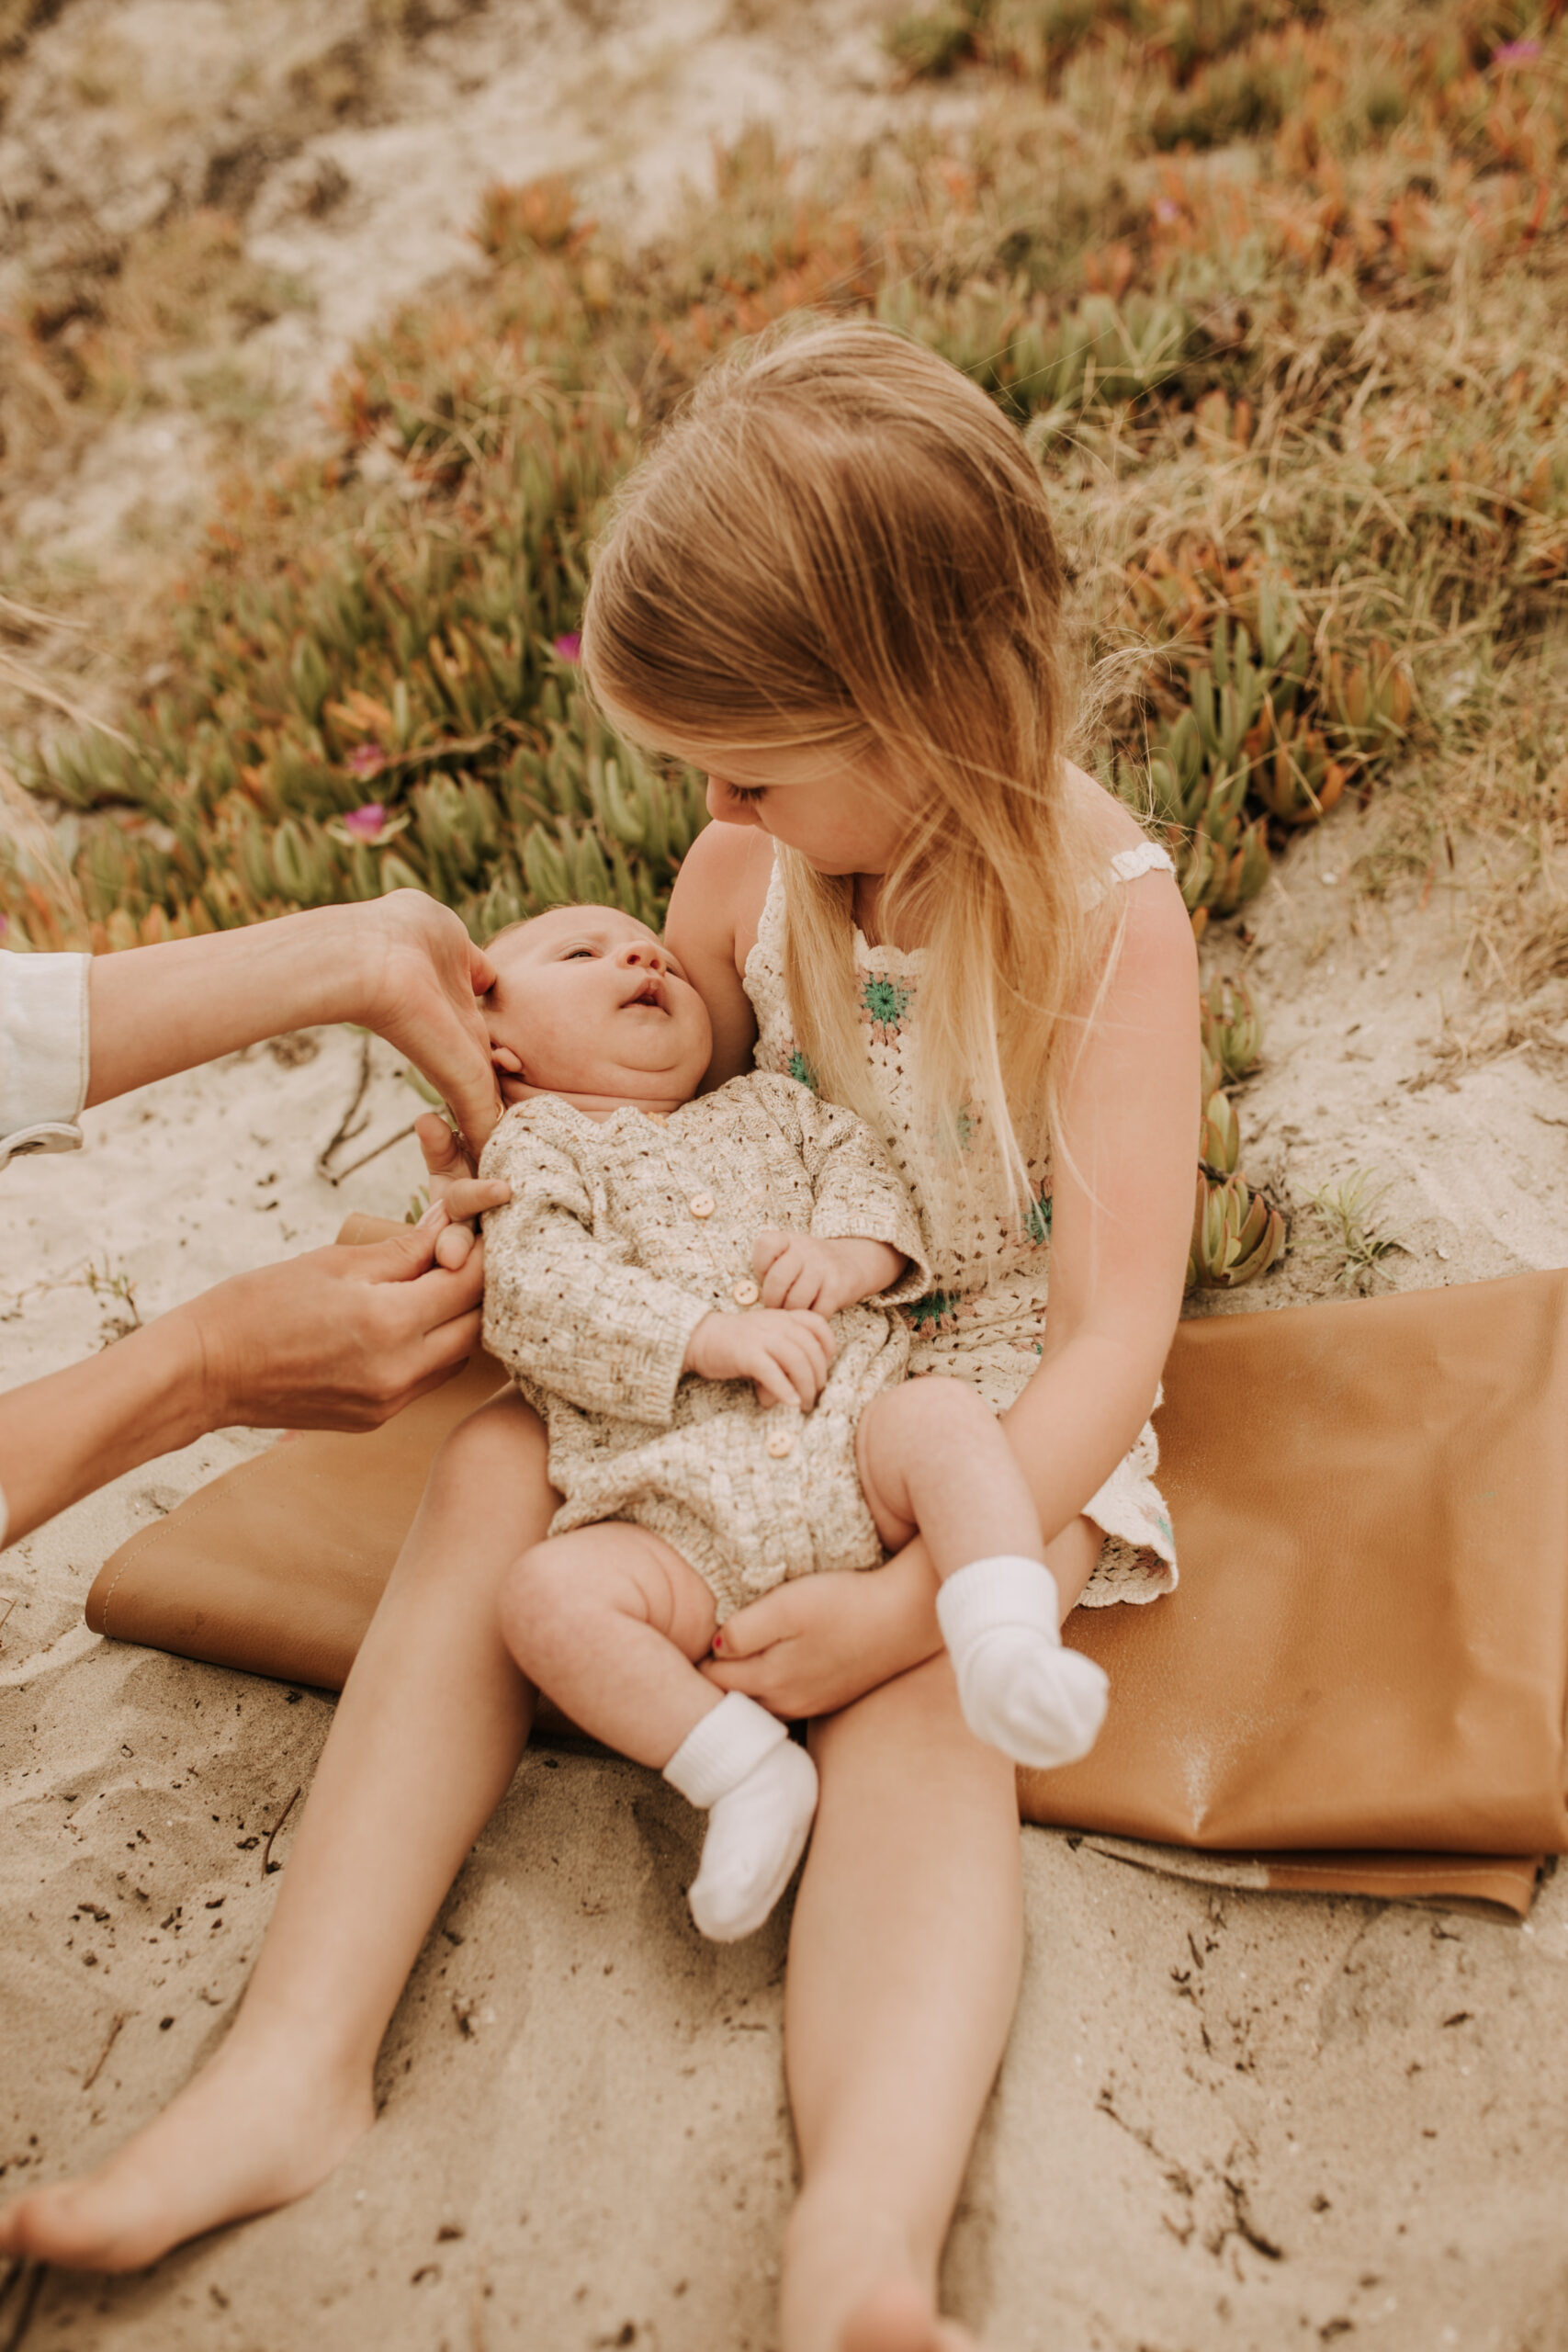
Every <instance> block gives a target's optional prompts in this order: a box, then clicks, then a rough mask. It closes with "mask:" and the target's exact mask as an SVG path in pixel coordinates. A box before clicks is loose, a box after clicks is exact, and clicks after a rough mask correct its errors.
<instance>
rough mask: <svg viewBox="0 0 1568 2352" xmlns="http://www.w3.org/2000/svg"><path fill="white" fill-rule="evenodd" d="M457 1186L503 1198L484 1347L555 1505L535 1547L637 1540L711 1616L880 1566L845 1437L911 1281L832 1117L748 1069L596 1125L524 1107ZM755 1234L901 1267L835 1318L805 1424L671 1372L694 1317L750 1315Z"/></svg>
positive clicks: (866, 1157) (909, 1252) (859, 1164)
mask: <svg viewBox="0 0 1568 2352" xmlns="http://www.w3.org/2000/svg"><path fill="white" fill-rule="evenodd" d="M479 1172H480V1174H481V1175H483V1176H487V1177H489V1176H498V1177H504V1178H505V1179H506V1181H507V1182H508V1183H510V1185H511V1186H512V1199H511V1201H510V1202H509V1203H508V1204H506V1205H505V1206H504V1207H502V1208H498V1209H491V1210H490V1211H489V1212H488V1213H487V1215H486V1216H485V1220H484V1230H485V1314H484V1336H485V1345H486V1346H487V1347H488V1348H489V1350H490V1351H491V1354H492V1355H494V1356H497V1357H498V1358H499V1359H500V1360H501V1362H502V1363H504V1364H505V1365H506V1366H507V1368H508V1370H509V1371H510V1372H511V1373H512V1374H513V1378H514V1379H515V1380H516V1382H517V1385H518V1387H519V1388H520V1389H521V1391H522V1393H523V1395H524V1396H525V1397H526V1398H527V1400H528V1402H529V1403H530V1404H531V1405H533V1406H534V1408H535V1409H536V1411H537V1412H538V1413H539V1415H540V1417H541V1418H542V1419H543V1420H544V1422H545V1425H546V1428H547V1431H548V1433H549V1449H550V1479H551V1483H552V1484H553V1485H554V1486H555V1487H556V1488H557V1490H558V1492H559V1493H560V1494H561V1495H562V1496H563V1497H564V1498H565V1499H564V1501H563V1502H562V1504H561V1508H560V1510H558V1512H557V1513H556V1516H555V1518H554V1520H553V1521H551V1525H550V1532H551V1534H552V1535H561V1534H565V1533H566V1532H567V1531H568V1530H569V1529H570V1528H574V1527H583V1526H587V1525H590V1524H592V1523H593V1522H596V1521H602V1520H612V1519H619V1520H633V1521H637V1524H638V1525H639V1526H643V1527H648V1528H651V1529H652V1530H653V1531H654V1532H656V1533H658V1534H660V1535H662V1536H663V1537H664V1538H665V1539H666V1541H667V1542H668V1543H670V1544H672V1545H673V1546H674V1548H675V1550H676V1551H677V1552H679V1553H680V1554H681V1555H682V1558H683V1559H685V1560H687V1561H688V1562H689V1563H690V1564H691V1566H693V1567H694V1568H695V1569H696V1570H697V1572H698V1574H699V1575H700V1576H702V1577H704V1578H705V1581H706V1582H707V1584H708V1586H709V1588H710V1589H711V1590H712V1592H713V1595H714V1598H715V1600H716V1603H717V1607H718V1615H719V1618H720V1621H721V1622H722V1620H723V1619H724V1618H726V1617H728V1616H729V1615H730V1614H731V1613H732V1611H735V1610H737V1609H739V1608H743V1607H744V1606H745V1605H746V1603H747V1602H748V1601H750V1600H756V1599H757V1598H758V1597H759V1595H761V1593H764V1592H768V1591H771V1590H772V1589H773V1586H775V1585H777V1584H780V1583H782V1582H783V1581H784V1578H785V1577H798V1576H808V1575H812V1574H815V1573H818V1572H820V1571H825V1570H831V1569H843V1568H868V1567H875V1566H877V1565H878V1564H879V1563H880V1561H881V1559H882V1546H881V1544H880V1543H879V1541H878V1539H877V1533H876V1529H875V1527H874V1524H873V1521H872V1517H871V1513H870V1511H869V1510H867V1508H866V1503H865V1498H864V1496H863V1494H862V1492H861V1486H860V1478H859V1476H858V1473H857V1471H856V1468H855V1451H854V1449H855V1429H856V1425H857V1423H858V1421H859V1419H860V1416H861V1414H862V1412H863V1410H864V1409H865V1407H866V1406H867V1405H868V1404H869V1403H870V1401H871V1399H872V1398H873V1397H875V1396H877V1395H879V1394H880V1393H881V1391H882V1390H883V1389H885V1388H891V1387H895V1386H897V1384H898V1382H899V1381H901V1380H902V1379H903V1377H904V1374H905V1371H906V1369H907V1367H908V1361H909V1351H910V1343H911V1335H910V1329H909V1326H908V1323H907V1322H906V1321H905V1320H904V1318H903V1317H902V1316H901V1315H899V1314H898V1312H897V1308H898V1306H900V1305H902V1304H905V1303H907V1302H909V1301H912V1300H915V1299H918V1298H919V1297H920V1296H921V1295H923V1294H924V1293H925V1292H927V1291H928V1290H929V1288H930V1286H931V1278H932V1277H931V1267H930V1266H929V1264H928V1263H927V1261H926V1256H925V1250H924V1244H923V1243H922V1240H921V1238H920V1229H919V1223H918V1221H917V1219H916V1217H915V1215H914V1212H913V1209H912V1208H911V1206H910V1204H909V1198H908V1193H907V1191H906V1189H905V1187H904V1185H903V1183H902V1182H900V1180H899V1178H898V1177H897V1174H896V1173H895V1172H894V1170H893V1168H892V1166H891V1164H890V1163H889V1160H888V1159H887V1156H886V1153H885V1151H884V1150H883V1148H882V1146H881V1145H880V1144H879V1143H878V1142H877V1140H876V1138H875V1136H873V1134H872V1133H871V1131H870V1129H869V1128H868V1127H867V1126H865V1125H864V1124H863V1122H862V1121H861V1120H860V1119H858V1118H857V1117H856V1116H855V1115H854V1114H853V1113H852V1112H851V1111H846V1110H843V1109H841V1108H840V1107H839V1106H838V1105H837V1104H835V1103H820V1102H818V1099H817V1097H816V1096H815V1095H814V1094H813V1093H812V1092H811V1091H810V1090H809V1088H807V1087H805V1086H802V1085H800V1084H799V1083H798V1082H797V1081H796V1080H795V1079H793V1078H789V1077H784V1076H774V1075H772V1074H765V1073H763V1072H761V1071H753V1072H752V1073H751V1074H750V1076H748V1077H745V1078H737V1079H732V1080H730V1082H729V1084H728V1086H721V1087H719V1088H717V1089H716V1091H714V1092H713V1093H712V1094H704V1095H699V1096H698V1097H697V1099H696V1100H695V1101H694V1102H692V1103H682V1105H681V1107H680V1108H679V1109H678V1110H675V1111H672V1112H671V1113H670V1114H668V1115H667V1116H660V1115H655V1114H649V1113H647V1112H644V1111H638V1110H636V1109H632V1108H629V1107H628V1108H624V1109H622V1110H618V1111H615V1112H614V1113H612V1114H611V1115H610V1116H609V1117H608V1118H607V1119H604V1120H602V1121H601V1120H595V1119H591V1118H589V1117H587V1116H586V1115H585V1114H583V1113H582V1112H581V1111H576V1110H574V1109H573V1108H572V1107H571V1105H570V1103H564V1102H562V1101H561V1099H560V1098H559V1096H558V1095H539V1096H536V1097H535V1098H534V1099H532V1100H531V1101H528V1102H526V1103H517V1104H515V1105H514V1106H513V1108H512V1109H511V1110H510V1111H508V1112H507V1114H505V1116H504V1117H503V1118H502V1121H501V1123H500V1125H498V1126H497V1128H496V1130H495V1132H494V1134H493V1135H492V1136H491V1139H490V1142H489V1143H488V1144H487V1145H486V1147H485V1152H484V1157H483V1159H482V1160H481V1162H480V1168H479ZM765 1227H773V1228H774V1229H782V1230H792V1231H795V1232H801V1233H805V1232H809V1233H812V1234H815V1235H816V1236H817V1237H818V1239H822V1240H835V1239H844V1238H860V1239H865V1240H873V1241H886V1242H889V1243H891V1245H892V1247H893V1248H894V1249H895V1250H900V1251H902V1252H903V1254H904V1255H905V1256H906V1257H907V1258H908V1260H909V1261H910V1263H909V1266H908V1270H907V1272H906V1273H905V1275H904V1276H903V1278H902V1279H901V1280H900V1281H899V1282H898V1283H896V1284H895V1285H894V1286H893V1287H892V1288H891V1289H889V1290H887V1291H885V1292H883V1293H882V1294H881V1295H880V1296H879V1297H877V1298H875V1299H873V1300H870V1301H867V1302H865V1303H863V1304H862V1305H860V1306H850V1307H845V1308H844V1309H843V1310H842V1311H841V1312H840V1314H838V1315H836V1316H835V1317H833V1336H834V1339H835V1340H836V1341H837V1353H836V1354H835V1356H834V1358H833V1362H832V1363H831V1364H830V1366H829V1372H828V1379H827V1383H826V1385H825V1386H824V1387H823V1390H822V1393H821V1395H820V1396H819V1397H818V1400H817V1403H816V1405H815V1406H814V1407H813V1408H812V1409H811V1411H810V1412H809V1413H803V1412H802V1411H801V1410H800V1409H799V1408H798V1407H796V1406H784V1405H773V1406H767V1407H763V1406H761V1405H759V1404H758V1402H757V1398H756V1392H755V1390H754V1389H753V1387H752V1385H751V1383H750V1381H749V1380H724V1381H715V1380H699V1379H696V1378H694V1377H685V1378H683V1377H682V1364H683V1363H684V1361H685V1353H686V1347H687V1343H688V1341H689V1340H690V1338H691V1335H692V1333H693V1331H694V1329H695V1328H696V1326H697V1324H699V1323H700V1322H701V1321H702V1319H703V1317H705V1315H708V1314H712V1313H715V1312H716V1313H719V1314H729V1315H737V1314H743V1313H745V1312H746V1310H747V1309H748V1308H749V1307H750V1306H754V1305H755V1304H756V1301H757V1295H758V1289H757V1283H755V1281H754V1280H753V1279H752V1274H751V1253H752V1250H753V1247H754V1245H755V1243H756V1239H757V1236H758V1234H759V1233H760V1232H761V1231H762V1230H763V1229H764V1228H765Z"/></svg>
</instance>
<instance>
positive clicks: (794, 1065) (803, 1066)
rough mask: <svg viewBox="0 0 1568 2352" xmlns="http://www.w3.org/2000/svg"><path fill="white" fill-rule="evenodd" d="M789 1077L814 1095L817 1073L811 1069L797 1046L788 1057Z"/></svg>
mask: <svg viewBox="0 0 1568 2352" xmlns="http://www.w3.org/2000/svg"><path fill="white" fill-rule="evenodd" d="M789 1075H790V1076H791V1078H793V1079H794V1080H795V1082H796V1084H797V1085H800V1086H809V1088H810V1089H811V1091H812V1092H813V1094H815V1093H816V1091H817V1072H816V1071H815V1070H814V1069H812V1067H811V1064H810V1063H809V1062H808V1061H807V1058H806V1056H805V1055H804V1054H803V1053H802V1052H801V1050H800V1048H799V1046H796V1047H795V1051H794V1053H793V1054H791V1056H790V1057H789Z"/></svg>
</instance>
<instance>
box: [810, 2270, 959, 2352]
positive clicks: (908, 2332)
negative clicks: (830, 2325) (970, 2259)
mask: <svg viewBox="0 0 1568 2352" xmlns="http://www.w3.org/2000/svg"><path fill="white" fill-rule="evenodd" d="M840 2352H977V2347H976V2343H975V2338H974V2337H973V2336H972V2335H969V2334H968V2332H967V2331H966V2330H965V2329H964V2328H962V2327H957V2326H954V2324H953V2322H952V2321H951V2320H944V2319H942V2318H941V2317H940V2316H939V2314H938V2313H937V2312H935V2311H934V2310H933V2309H932V2307H931V2301H930V2300H929V2298H928V2297H926V2296H924V2295H922V2294H921V2293H920V2291H919V2288H918V2287H914V2286H911V2285H910V2284H909V2283H908V2280H906V2279H897V2280H893V2281H890V2282H889V2283H888V2284H887V2285H886V2286H883V2287H878V2288H876V2289H874V2291H873V2292H872V2293H871V2294H869V2295H868V2296H867V2297H866V2299H865V2301H863V2303H861V2304H860V2305H859V2306H858V2307H857V2308H856V2310H855V2311H854V2312H852V2315H851V2318H850V2323H849V2325H848V2326H847V2327H846V2328H845V2330H844V2333H843V2336H842V2338H841V2340H840Z"/></svg>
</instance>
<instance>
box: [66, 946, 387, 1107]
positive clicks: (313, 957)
mask: <svg viewBox="0 0 1568 2352" xmlns="http://www.w3.org/2000/svg"><path fill="white" fill-rule="evenodd" d="M353 912H354V910H351V909H345V908H341V907H319V908H313V909H311V910H310V911H308V912H306V913H304V914H296V915H283V916H280V917H279V918H278V919H277V920H276V921H275V922H258V923H252V924H249V925H248V926H247V927H246V928H245V929H243V930H242V931H223V932H214V933H209V935H208V936H207V937H205V938H201V939H173V940H169V941H167V942H165V943H164V944H163V945H161V946H158V947H135V948H130V949H128V950H125V951H123V952H122V953H120V954H119V955H116V956H95V957H94V959H93V966H92V973H91V978H90V982H89V1026H88V1046H89V1070H88V1082H87V1101H88V1102H89V1103H102V1102H107V1100H108V1099H109V1098H110V1097H111V1096H113V1095H116V1094H125V1093H129V1092H130V1089H131V1088H132V1087H137V1086H146V1085H148V1084H149V1083H150V1082H151V1081H152V1080H153V1079H156V1078H167V1077H169V1076H170V1075H171V1074H172V1073H173V1072H174V1071H175V1070H182V1069H195V1068H196V1067H197V1064H198V1063H201V1062H206V1061H212V1060H214V1059H216V1058H217V1057H218V1056H219V1055H220V1054H231V1053H235V1052H237V1051H238V1050H239V1049H240V1048H241V1047H242V1046H254V1045H255V1044H256V1043H257V1042H258V1041H259V1040H260V1039H262V1038H263V1037H275V1036H277V1035H281V1034H282V1033H283V1032H285V1031H287V1030H290V1029H304V1028H310V1027H311V1026H313V1025H315V1024H316V1023H323V1022H332V1021H354V1020H358V1019H362V1018H363V1017H364V1015H365V1009H366V1005H367V999H368V984H367V972H366V969H365V961H364V958H365V950H366V948H367V946H368V944H369V943H368V941H367V939H366V938H365V935H364V932H363V927H360V928H358V929H355V927H354V925H353V923H352V920H345V917H346V918H350V919H351V918H352V915H353Z"/></svg>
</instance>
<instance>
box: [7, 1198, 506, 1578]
mask: <svg viewBox="0 0 1568 2352" xmlns="http://www.w3.org/2000/svg"><path fill="white" fill-rule="evenodd" d="M446 1229H447V1213H446V1209H445V1208H444V1207H442V1206H441V1205H440V1204H437V1205H436V1206H435V1207H434V1208H433V1209H432V1210H431V1211H430V1212H429V1214H428V1215H427V1216H426V1217H425V1219H424V1221H423V1223H422V1224H421V1225H419V1226H416V1227H411V1228H410V1230H409V1231H408V1232H407V1233H401V1234H396V1235H394V1236H393V1237H392V1238H390V1239H389V1240H387V1241H381V1242H377V1243H375V1244H373V1245H371V1246H370V1247H367V1248H364V1249H356V1250H339V1249H333V1248H328V1249H325V1250H311V1251H310V1252H309V1253H308V1254H307V1255H306V1256H304V1257H299V1258H290V1259H286V1260H284V1261H283V1262H282V1263H281V1264H279V1265H276V1266H264V1267H262V1268H260V1269H259V1270H258V1271H257V1272H254V1273H248V1274H235V1275H233V1276H231V1278H230V1280H229V1281H228V1282H225V1283H219V1284H218V1285H217V1287H216V1288H215V1289H212V1290H209V1291H206V1292H204V1293H203V1294H202V1295H201V1296H200V1297H199V1298H196V1299H192V1300H191V1301H189V1302H188V1304H186V1306H176V1307H174V1308H172V1309H171V1310H170V1312H169V1313H168V1314H167V1315H163V1316H160V1317H159V1318H158V1320H157V1321H156V1322H155V1323H150V1324H148V1325H147V1326H146V1328H145V1329H142V1330H140V1331H135V1332H132V1333H131V1334H130V1337H129V1338H127V1339H124V1340H118V1341H117V1342H116V1344H115V1345H114V1346H113V1347H110V1348H106V1349H105V1350H103V1351H102V1352H101V1353H100V1354H98V1355H96V1356H93V1357H91V1358H89V1360H88V1361H87V1362H86V1363H80V1364H73V1365H71V1366H70V1367H69V1368H68V1369H67V1370H66V1371H64V1372H57V1373H52V1374H50V1375H49V1376H48V1377H47V1378H45V1379H43V1380H35V1381H30V1382H28V1384H27V1385H25V1386H23V1387H21V1388H14V1389H10V1390H8V1391H7V1392H6V1394H5V1395H3V1396H0V1542H5V1541H10V1542H14V1541H15V1540H16V1539H17V1537H18V1536H20V1535H25V1534H27V1532H28V1530H29V1529H31V1528H34V1527H37V1526H39V1524H40V1523H41V1522H42V1521H44V1520H46V1519H50V1518H52V1517H53V1515H54V1513H55V1512H56V1511H59V1510H64V1509H65V1508H66V1506H67V1505H68V1504H70V1503H73V1502H75V1501H77V1500H78V1499H79V1498H81V1497H82V1496H83V1495H85V1494H90V1493H91V1492H92V1491H93V1489H94V1488H95V1487H101V1486H104V1485H106V1484H107V1481H108V1480H109V1479H111V1478H116V1477H118V1476H119V1475H120V1474H121V1472H122V1471H126V1470H131V1469H134V1468H135V1467H136V1466H137V1464H139V1463H142V1462H149V1461H151V1460H152V1458H153V1457H154V1456H155V1455H157V1454H160V1453H170V1452H172V1451H173V1450H174V1449H175V1447H178V1446H182V1445H189V1444H191V1443H192V1442H194V1441H195V1440H196V1439H197V1438H198V1437H201V1436H203V1435H205V1433H206V1432H207V1431H208V1430H214V1429H225V1428H229V1427H231V1426H232V1425H234V1424H236V1423H240V1422H246V1423H250V1424H252V1425H254V1426H255V1427H259V1428H267V1429H271V1428H277V1427H280V1426H284V1427H288V1428H289V1429H332V1430H367V1429H374V1428H376V1427H377V1426H378V1424H379V1423H380V1422H382V1421H384V1420H387V1419H389V1418H390V1416H391V1415H392V1414H393V1413H397V1412H400V1411H401V1409H402V1408H403V1407H404V1406H405V1405H407V1404H411V1403H412V1400H413V1399H414V1397H420V1396H423V1394H424V1392H425V1390H426V1389H428V1388H434V1387H436V1386H437V1385H439V1384H440V1383H441V1382H442V1381H443V1380H445V1379H446V1378H447V1377H448V1375H449V1374H451V1373H453V1372H455V1371H456V1370H457V1367H458V1365H459V1364H461V1363H464V1362H465V1361H466V1360H467V1358H468V1356H469V1355H471V1354H472V1352H473V1351H474V1349H475V1347H476V1346H477V1345H478V1344H479V1300H480V1296H481V1294H482V1291H483V1287H484V1256H483V1252H482V1250H473V1251H472V1252H471V1253H470V1254H469V1255H468V1259H467V1261H466V1262H465V1263H464V1264H462V1265H461V1266H459V1267H457V1269H455V1270H450V1271H449V1270H447V1269H446V1268H444V1267H442V1266H439V1265H438V1264H437V1263H436V1261H435V1251H436V1245H437V1243H438V1241H439V1240H440V1238H441V1237H442V1235H443V1233H444V1232H445V1231H446ZM7 1506H8V1507H9V1524H8V1527H6V1526H5V1525H4V1524H3V1522H4V1519H5V1513H6V1507H7Z"/></svg>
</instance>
